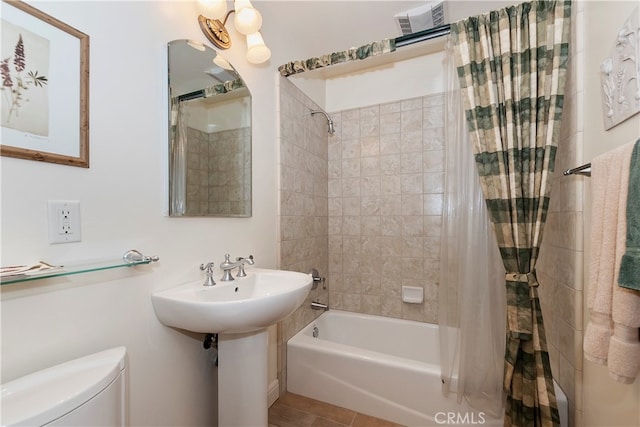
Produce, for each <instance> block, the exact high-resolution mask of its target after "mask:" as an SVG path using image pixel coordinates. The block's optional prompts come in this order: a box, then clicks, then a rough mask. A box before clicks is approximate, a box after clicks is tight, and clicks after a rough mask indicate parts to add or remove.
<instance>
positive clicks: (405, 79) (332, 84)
mask: <svg viewBox="0 0 640 427" xmlns="http://www.w3.org/2000/svg"><path fill="white" fill-rule="evenodd" d="M444 57H445V55H444V52H442V51H440V52H434V53H431V54H429V55H425V56H419V57H416V58H410V59H407V60H404V61H401V62H394V63H390V64H386V65H381V66H378V67H375V68H373V69H367V70H363V71H361V72H357V73H352V74H349V75H345V76H339V77H334V78H331V79H328V80H327V88H326V94H327V95H326V99H327V104H326V110H327V111H342V110H349V109H352V108H361V107H365V106H368V105H376V104H384V103H386V102H393V101H398V100H401V99H411V98H417V97H420V96H425V95H432V94H436V93H441V92H443V91H444V65H443V61H444Z"/></svg>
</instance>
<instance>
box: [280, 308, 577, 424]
mask: <svg viewBox="0 0 640 427" xmlns="http://www.w3.org/2000/svg"><path fill="white" fill-rule="evenodd" d="M315 328H317V338H314V337H313V332H314V329H315ZM287 389H288V391H290V392H292V393H296V394H301V395H303V396H307V397H311V398H313V399H317V400H321V401H324V402H328V403H332V404H334V405H338V406H341V407H344V408H348V409H351V410H354V411H357V412H360V413H363V414H367V415H371V416H374V417H378V418H382V419H386V420H389V421H393V422H396V423H399V424H403V425H408V426H438V425H452V424H453V425H458V426H460V425H470V426H477V425H484V426H502V420H499V419H495V418H491V417H490V416H489V415H488V414H486V413H482V412H479V411H475V410H473V409H472V408H471V407H470V406H469V405H468V404H466V402H463V403H462V404H458V403H457V401H456V397H455V395H454V396H450V397H448V398H447V397H444V395H443V394H442V393H441V381H440V367H439V350H438V326H437V325H432V324H428V323H422V322H412V321H408V320H400V319H392V318H388V317H381V316H372V315H366V314H357V313H350V312H344V311H338V310H331V311H327V312H325V313H323V314H322V315H321V316H320V317H319V318H318V319H316V320H315V321H314V322H312V323H311V324H309V325H308V326H307V327H306V328H304V329H303V330H302V331H300V332H299V333H298V334H296V335H295V336H294V337H293V338H291V339H290V340H289V341H288V343H287ZM556 394H558V402H559V405H560V413H561V422H562V425H567V424H565V423H566V416H567V413H566V411H567V406H566V397H565V396H564V394H563V393H562V391H561V390H560V389H559V387H556Z"/></svg>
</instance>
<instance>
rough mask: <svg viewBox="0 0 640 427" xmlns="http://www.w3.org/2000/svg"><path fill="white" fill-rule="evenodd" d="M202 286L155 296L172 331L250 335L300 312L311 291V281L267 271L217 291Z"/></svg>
mask: <svg viewBox="0 0 640 427" xmlns="http://www.w3.org/2000/svg"><path fill="white" fill-rule="evenodd" d="M203 282H204V279H202V280H198V281H197V282H192V283H187V284H185V285H181V286H177V287H175V288H170V289H167V290H164V291H159V292H155V293H153V294H152V295H151V301H152V303H153V309H154V310H155V312H156V316H157V317H158V319H159V320H160V322H162V323H163V324H164V325H166V326H171V327H174V328H180V329H185V330H188V331H192V332H201V333H219V334H222V333H231V334H234V333H245V332H252V331H258V330H260V329H264V328H267V327H268V326H271V325H273V324H275V323H277V322H279V321H280V320H282V319H284V318H285V317H287V316H288V315H289V314H291V313H293V311H294V310H295V309H296V308H298V307H299V306H300V305H301V304H302V303H303V302H304V300H305V298H306V297H307V295H308V294H309V291H310V290H311V284H312V279H311V276H309V275H308V274H304V273H298V272H293V271H284V270H269V269H261V268H251V269H247V276H246V277H236V279H235V280H233V281H230V282H221V281H218V282H217V284H216V285H215V286H203V285H202V283H203Z"/></svg>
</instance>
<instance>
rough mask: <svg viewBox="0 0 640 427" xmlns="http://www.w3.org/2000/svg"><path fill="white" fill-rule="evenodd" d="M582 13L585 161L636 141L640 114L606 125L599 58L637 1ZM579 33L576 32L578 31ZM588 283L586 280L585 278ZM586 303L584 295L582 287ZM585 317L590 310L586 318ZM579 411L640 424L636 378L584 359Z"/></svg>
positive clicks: (613, 422)
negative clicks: (616, 375)
mask: <svg viewBox="0 0 640 427" xmlns="http://www.w3.org/2000/svg"><path fill="white" fill-rule="evenodd" d="M583 6H584V14H585V28H586V29H587V30H586V32H585V33H584V37H585V43H584V46H585V62H584V65H585V66H584V89H585V90H584V117H582V118H580V117H579V118H578V121H579V123H580V121H581V120H582V123H580V124H581V126H584V151H583V155H584V161H585V162H588V161H590V160H591V159H593V158H594V157H595V156H597V155H599V154H602V153H604V152H606V151H609V150H611V149H614V148H616V147H619V146H621V145H623V144H625V143H629V142H632V141H635V140H636V139H637V138H639V137H640V115H635V116H633V117H632V118H630V119H628V120H627V121H625V122H623V123H621V124H619V125H617V126H616V127H614V128H612V129H609V130H608V131H605V130H604V123H603V120H602V104H601V102H602V95H601V86H600V64H601V63H602V61H603V60H605V59H606V58H607V57H609V56H610V50H611V48H612V47H613V44H614V42H615V37H616V35H617V34H618V30H619V29H620V27H621V26H622V25H623V24H624V22H625V20H626V19H627V18H628V17H629V16H630V15H631V11H632V10H634V8H637V7H638V2H637V1H586V2H584V5H583ZM579 37H580V35H579ZM590 194H591V191H590V185H589V180H586V185H585V193H584V200H585V205H584V206H585V210H584V214H585V221H584V237H585V239H584V241H585V262H584V265H585V280H586V281H588V272H589V255H590V249H591V248H590V244H589V236H590V235H591V196H590ZM586 286H588V284H586ZM584 295H585V303H584V307H585V310H586V307H587V301H586V295H587V292H585V294H584ZM588 320H589V315H588V311H587V312H586V313H585V316H584V322H585V326H586V322H587V321H588ZM583 363H584V366H583V369H584V374H583V375H584V376H583V379H582V383H583V384H582V387H583V394H584V397H583V399H584V400H583V408H584V409H583V411H584V415H583V416H584V426H594V427H596V426H597V427H599V426H605V425H606V426H625V427H626V426H637V425H640V413H639V411H640V379H636V381H635V383H633V384H629V385H624V384H619V383H617V382H615V381H614V380H612V379H611V378H610V377H609V374H608V370H607V368H606V367H603V366H600V365H596V364H594V363H592V362H589V361H587V360H584V362H583Z"/></svg>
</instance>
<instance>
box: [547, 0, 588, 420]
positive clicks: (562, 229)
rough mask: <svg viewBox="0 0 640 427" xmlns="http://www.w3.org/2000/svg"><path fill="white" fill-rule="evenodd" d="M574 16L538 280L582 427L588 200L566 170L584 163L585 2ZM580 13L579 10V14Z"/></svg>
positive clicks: (562, 379) (580, 180)
mask: <svg viewBox="0 0 640 427" xmlns="http://www.w3.org/2000/svg"><path fill="white" fill-rule="evenodd" d="M577 5H578V7H577V8H574V10H573V12H572V13H573V16H572V22H573V25H572V30H571V32H572V40H571V55H570V59H569V72H568V78H567V82H566V87H565V103H564V111H563V115H562V127H561V130H560V140H559V142H558V152H557V157H556V167H555V174H554V176H553V183H552V185H553V187H552V192H551V201H550V204H549V214H548V217H547V224H546V227H545V231H544V237H543V242H542V247H541V249H540V259H539V261H538V267H537V270H538V277H539V280H540V287H539V288H538V289H539V293H540V303H541V305H542V312H543V315H544V323H545V330H546V332H547V343H548V345H549V357H550V359H551V368H552V371H553V376H554V378H555V380H556V382H558V384H559V385H560V387H561V388H562V389H563V391H564V392H565V394H566V395H567V398H568V400H569V425H570V426H571V427H573V426H581V425H582V336H583V331H582V316H583V304H582V301H583V295H582V294H583V282H584V281H583V261H582V260H583V252H584V248H583V200H582V192H583V188H582V187H583V185H584V180H585V179H588V178H585V177H582V176H577V175H573V176H563V175H562V171H564V170H566V169H570V168H573V167H575V166H579V165H581V164H583V163H584V161H583V159H582V145H583V130H582V126H581V125H580V122H581V120H580V117H581V116H582V114H583V113H582V105H583V102H582V99H583V95H584V92H583V90H584V89H583V88H582V87H580V86H579V80H578V78H577V76H578V73H580V72H582V71H581V70H583V69H584V66H583V61H584V51H583V48H584V46H581V44H580V43H578V37H576V32H577V31H580V28H579V26H580V25H581V23H582V20H583V16H582V15H583V12H582V7H581V6H580V3H577ZM576 9H577V10H576Z"/></svg>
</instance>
